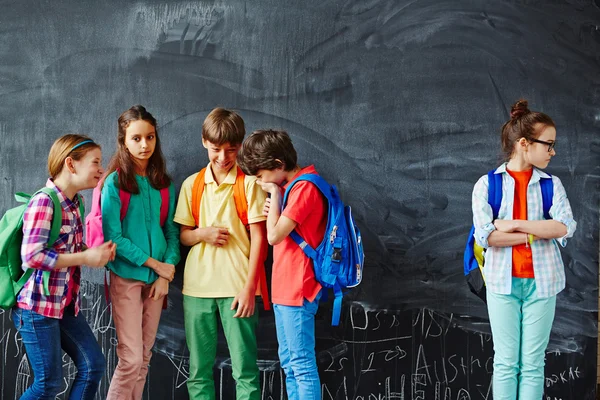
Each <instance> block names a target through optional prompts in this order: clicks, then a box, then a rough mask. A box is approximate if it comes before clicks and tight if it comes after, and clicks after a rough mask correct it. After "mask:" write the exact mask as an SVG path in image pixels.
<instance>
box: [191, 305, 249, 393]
mask: <svg viewBox="0 0 600 400" xmlns="http://www.w3.org/2000/svg"><path fill="white" fill-rule="evenodd" d="M232 301H233V298H232V297H228V298H217V299H210V298H208V299H207V298H199V297H190V296H185V295H184V296H183V312H184V322H185V337H186V341H187V345H188V349H189V350H190V370H189V372H190V376H189V378H188V381H187V387H188V392H189V395H190V399H192V400H214V399H215V383H214V379H213V365H214V363H215V357H216V354H217V310H218V312H219V315H220V317H221V323H222V325H223V332H224V333H225V339H227V346H228V347H229V354H230V357H231V368H232V370H233V378H234V379H235V383H236V385H235V387H236V398H237V399H238V400H255V399H256V400H259V399H260V379H259V372H258V366H257V364H256V356H257V348H256V347H257V346H256V327H257V325H258V312H257V311H255V313H254V315H253V316H252V317H249V318H233V315H234V314H235V310H231V309H230V308H231V302H232Z"/></svg>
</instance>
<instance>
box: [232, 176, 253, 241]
mask: <svg viewBox="0 0 600 400" xmlns="http://www.w3.org/2000/svg"><path fill="white" fill-rule="evenodd" d="M245 179H246V174H244V171H242V169H241V168H240V167H239V166H238V167H237V175H236V176H235V183H234V184H233V201H235V210H236V211H237V214H238V217H239V218H240V221H242V224H244V226H245V227H246V230H247V231H249V230H250V225H248V199H247V198H246V186H245V184H244V182H245Z"/></svg>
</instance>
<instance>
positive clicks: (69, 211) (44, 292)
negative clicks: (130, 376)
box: [12, 135, 115, 399]
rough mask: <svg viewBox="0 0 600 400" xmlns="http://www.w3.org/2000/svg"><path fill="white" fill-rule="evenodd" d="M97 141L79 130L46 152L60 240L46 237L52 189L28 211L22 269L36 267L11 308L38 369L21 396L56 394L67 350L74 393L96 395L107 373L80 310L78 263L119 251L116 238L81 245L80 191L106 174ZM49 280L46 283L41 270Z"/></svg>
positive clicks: (97, 263) (97, 262) (96, 261)
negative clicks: (57, 209) (74, 372)
mask: <svg viewBox="0 0 600 400" xmlns="http://www.w3.org/2000/svg"><path fill="white" fill-rule="evenodd" d="M101 160H102V153H101V151H100V146H99V145H97V144H96V143H94V142H93V141H92V140H91V139H89V138H87V137H85V136H81V135H65V136H63V137H61V138H59V139H58V140H56V142H54V144H53V145H52V148H51V149H50V154H49V155H48V171H49V172H50V179H48V181H47V182H46V187H48V188H51V189H52V190H54V191H55V192H56V195H57V197H58V199H59V201H60V204H61V207H62V226H61V229H60V235H59V237H58V239H57V240H56V242H54V243H48V240H49V236H50V230H51V229H50V228H51V224H52V219H53V213H54V206H53V203H52V200H51V198H50V196H49V195H47V194H46V193H41V192H40V193H38V194H37V195H35V196H33V198H32V199H31V201H30V202H29V204H28V206H27V210H26V211H25V214H24V216H23V243H22V246H21V258H22V260H23V268H33V269H35V271H34V273H33V274H32V275H31V277H30V278H29V280H28V281H27V282H26V283H25V285H24V287H23V289H22V290H21V291H20V292H19V294H18V295H17V304H16V306H15V308H14V309H13V312H12V315H13V320H14V323H15V326H16V327H17V330H18V331H19V332H20V334H21V337H22V339H23V344H24V345H25V351H26V352H27V357H28V358H29V363H30V366H31V369H32V371H33V374H34V381H33V384H32V385H31V386H30V387H29V388H28V389H27V391H25V393H23V395H22V397H21V399H55V398H56V396H57V395H58V393H59V392H61V391H62V390H64V382H63V377H62V366H63V363H62V351H61V349H62V350H64V351H65V352H66V353H67V354H68V355H69V356H70V357H71V359H72V360H73V363H74V364H75V365H76V367H77V375H76V377H75V380H74V382H73V385H72V387H71V392H70V395H69V399H93V398H94V396H95V394H96V390H97V389H98V385H99V383H100V379H101V378H102V375H103V373H104V369H105V366H104V364H105V362H104V356H103V355H102V351H101V349H100V346H99V345H98V342H97V341H96V338H95V336H94V334H93V332H92V330H91V329H90V327H89V325H88V324H87V322H86V320H85V318H84V316H83V315H82V314H81V313H80V312H79V308H80V304H81V303H80V299H79V285H80V279H81V271H80V268H81V267H80V266H81V265H83V264H85V265H88V266H91V267H103V266H104V265H106V264H107V263H108V261H110V260H112V259H114V257H115V245H114V244H113V243H111V242H107V243H104V244H103V245H101V246H99V247H96V248H94V249H87V250H86V249H85V246H84V244H83V225H82V222H81V219H82V217H83V216H82V215H80V213H79V204H80V202H81V201H82V200H83V199H82V198H81V197H80V196H79V194H78V192H79V191H80V190H84V189H91V188H93V187H95V186H96V185H97V184H98V180H99V179H100V177H101V176H102V166H101ZM48 271H49V272H50V274H49V279H48V281H47V284H46V285H45V284H44V279H43V275H44V274H47V273H48Z"/></svg>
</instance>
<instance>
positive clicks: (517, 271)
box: [506, 169, 534, 278]
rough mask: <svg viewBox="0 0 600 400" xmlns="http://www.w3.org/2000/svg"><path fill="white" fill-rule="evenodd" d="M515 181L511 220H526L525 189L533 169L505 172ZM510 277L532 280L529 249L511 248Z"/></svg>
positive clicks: (525, 247) (522, 245) (527, 247)
mask: <svg viewBox="0 0 600 400" xmlns="http://www.w3.org/2000/svg"><path fill="white" fill-rule="evenodd" d="M506 171H507V172H508V173H509V174H510V176H512V177H513V178H514V180H515V201H514V206H513V219H523V220H526V219H527V187H528V186H529V180H530V179H531V174H532V173H533V169H530V170H528V171H509V170H508V169H507V170H506ZM512 276H514V277H515V278H533V277H534V275H533V261H532V259H531V247H530V246H529V245H525V240H523V244H518V245H516V246H513V248H512Z"/></svg>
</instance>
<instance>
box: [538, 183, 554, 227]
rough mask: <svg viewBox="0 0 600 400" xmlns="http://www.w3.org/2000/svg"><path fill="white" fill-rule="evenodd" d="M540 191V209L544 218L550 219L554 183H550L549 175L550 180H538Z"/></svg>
mask: <svg viewBox="0 0 600 400" xmlns="http://www.w3.org/2000/svg"><path fill="white" fill-rule="evenodd" d="M548 175H550V174H548ZM540 189H541V190H542V208H543V210H544V218H545V219H552V217H550V208H552V198H553V197H554V183H553V182H552V175H550V178H541V179H540Z"/></svg>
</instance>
